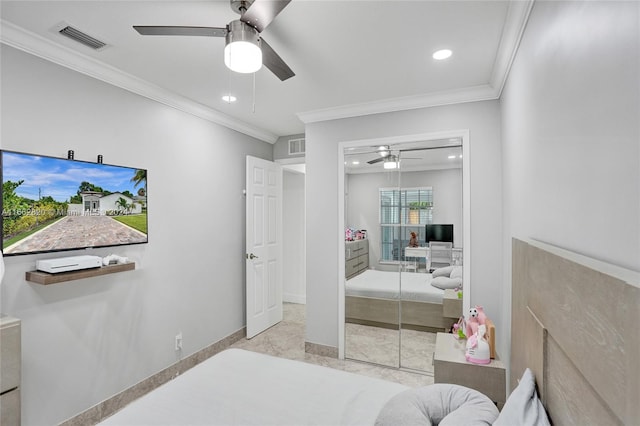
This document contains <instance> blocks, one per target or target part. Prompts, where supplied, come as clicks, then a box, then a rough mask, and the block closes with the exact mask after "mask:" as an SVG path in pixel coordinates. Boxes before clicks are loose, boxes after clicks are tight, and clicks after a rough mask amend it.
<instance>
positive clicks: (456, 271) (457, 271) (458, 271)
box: [449, 266, 462, 278]
mask: <svg viewBox="0 0 640 426" xmlns="http://www.w3.org/2000/svg"><path fill="white" fill-rule="evenodd" d="M451 268H452V269H451V275H449V277H450V278H462V266H452V267H451Z"/></svg>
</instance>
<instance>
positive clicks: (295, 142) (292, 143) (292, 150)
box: [289, 138, 305, 155]
mask: <svg viewBox="0 0 640 426" xmlns="http://www.w3.org/2000/svg"><path fill="white" fill-rule="evenodd" d="M304 151H305V146H304V138H299V139H289V155H294V154H304Z"/></svg>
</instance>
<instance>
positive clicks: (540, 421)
mask: <svg viewBox="0 0 640 426" xmlns="http://www.w3.org/2000/svg"><path fill="white" fill-rule="evenodd" d="M494 425H496V426H511V425H531V426H548V425H549V419H548V418H547V412H546V411H545V409H544V406H543V405H542V402H541V401H540V399H538V394H537V392H536V378H535V376H534V375H533V373H532V372H531V370H529V369H528V368H527V369H526V370H525V371H524V374H523V375H522V378H521V379H520V383H519V384H518V386H517V387H516V388H515V389H514V390H513V392H511V395H509V398H507V402H505V403H504V407H502V411H501V412H500V415H499V416H498V419H497V420H496V422H495V423H494Z"/></svg>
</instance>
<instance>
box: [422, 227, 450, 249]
mask: <svg viewBox="0 0 640 426" xmlns="http://www.w3.org/2000/svg"><path fill="white" fill-rule="evenodd" d="M426 226H427V228H426V242H427V243H429V242H431V241H442V242H445V243H451V244H453V225H452V224H433V225H426Z"/></svg>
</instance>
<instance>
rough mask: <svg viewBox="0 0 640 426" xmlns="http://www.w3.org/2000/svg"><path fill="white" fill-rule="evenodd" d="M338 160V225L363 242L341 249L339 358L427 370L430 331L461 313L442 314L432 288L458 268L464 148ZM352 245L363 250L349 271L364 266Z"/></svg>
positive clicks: (398, 149) (365, 151) (427, 146)
mask: <svg viewBox="0 0 640 426" xmlns="http://www.w3.org/2000/svg"><path fill="white" fill-rule="evenodd" d="M443 144H444V145H448V146H446V147H443V146H442V145H443ZM451 145H456V146H451ZM384 151H386V154H385V152H384ZM345 161H346V165H345V171H346V176H345V224H347V226H348V227H351V228H353V229H354V230H366V240H368V241H367V242H366V243H363V242H358V241H355V242H347V243H346V246H345V254H346V265H347V268H346V269H347V272H346V275H347V280H346V286H345V356H346V357H347V358H351V359H357V360H362V361H367V362H374V363H377V364H384V365H388V366H394V367H403V368H408V369H413V370H420V371H423V372H426V373H432V372H433V365H432V356H433V352H434V346H435V332H437V331H445V330H446V329H448V328H449V327H450V326H451V325H452V324H453V323H454V322H455V321H456V320H457V318H458V317H459V316H460V315H461V314H462V312H461V311H462V308H461V301H459V302H460V303H459V305H460V308H459V311H460V313H459V314H458V313H457V312H458V311H457V310H454V311H449V312H448V315H450V317H446V316H444V313H443V300H444V297H445V295H444V290H442V289H440V288H436V287H434V286H433V285H432V282H431V281H432V279H433V276H432V274H431V271H432V269H433V268H436V267H438V266H449V265H454V264H459V265H461V264H462V257H461V253H462V252H461V247H462V240H463V238H462V237H463V235H462V148H461V146H460V144H459V143H453V144H452V143H451V141H445V142H444V143H443V141H428V142H419V143H411V144H402V145H394V146H386V147H359V148H357V149H353V148H347V149H346V150H345ZM390 162H395V163H396V165H395V167H394V168H391V167H389V166H388V165H387V163H390ZM385 167H389V168H385ZM436 225H447V226H436ZM451 230H452V231H453V232H450V231H451ZM434 232H435V234H434ZM361 235H362V234H361ZM412 237H413V238H412ZM430 243H431V245H432V246H433V247H431V248H430V247H429V245H430ZM354 244H356V245H357V244H365V245H366V246H367V248H366V251H367V259H366V263H367V265H368V266H367V267H366V268H363V269H362V270H357V271H356V270H352V269H350V266H349V265H355V264H359V265H360V266H362V265H363V264H364V263H362V262H361V261H357V262H354V261H353V260H352V259H353V254H352V253H353V252H352V251H351V250H350V247H355V246H353V245H354ZM438 244H444V246H443V247H439V248H436V247H435V246H436V245H438ZM355 248H356V249H357V248H358V247H355ZM362 252H363V250H360V251H358V253H362ZM350 256H351V258H350ZM436 261H437V262H436ZM350 262H351V263H350ZM447 279H450V277H447ZM459 282H460V285H461V278H460V280H459ZM451 293H454V294H455V292H453V291H451ZM456 299H457V294H456Z"/></svg>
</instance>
